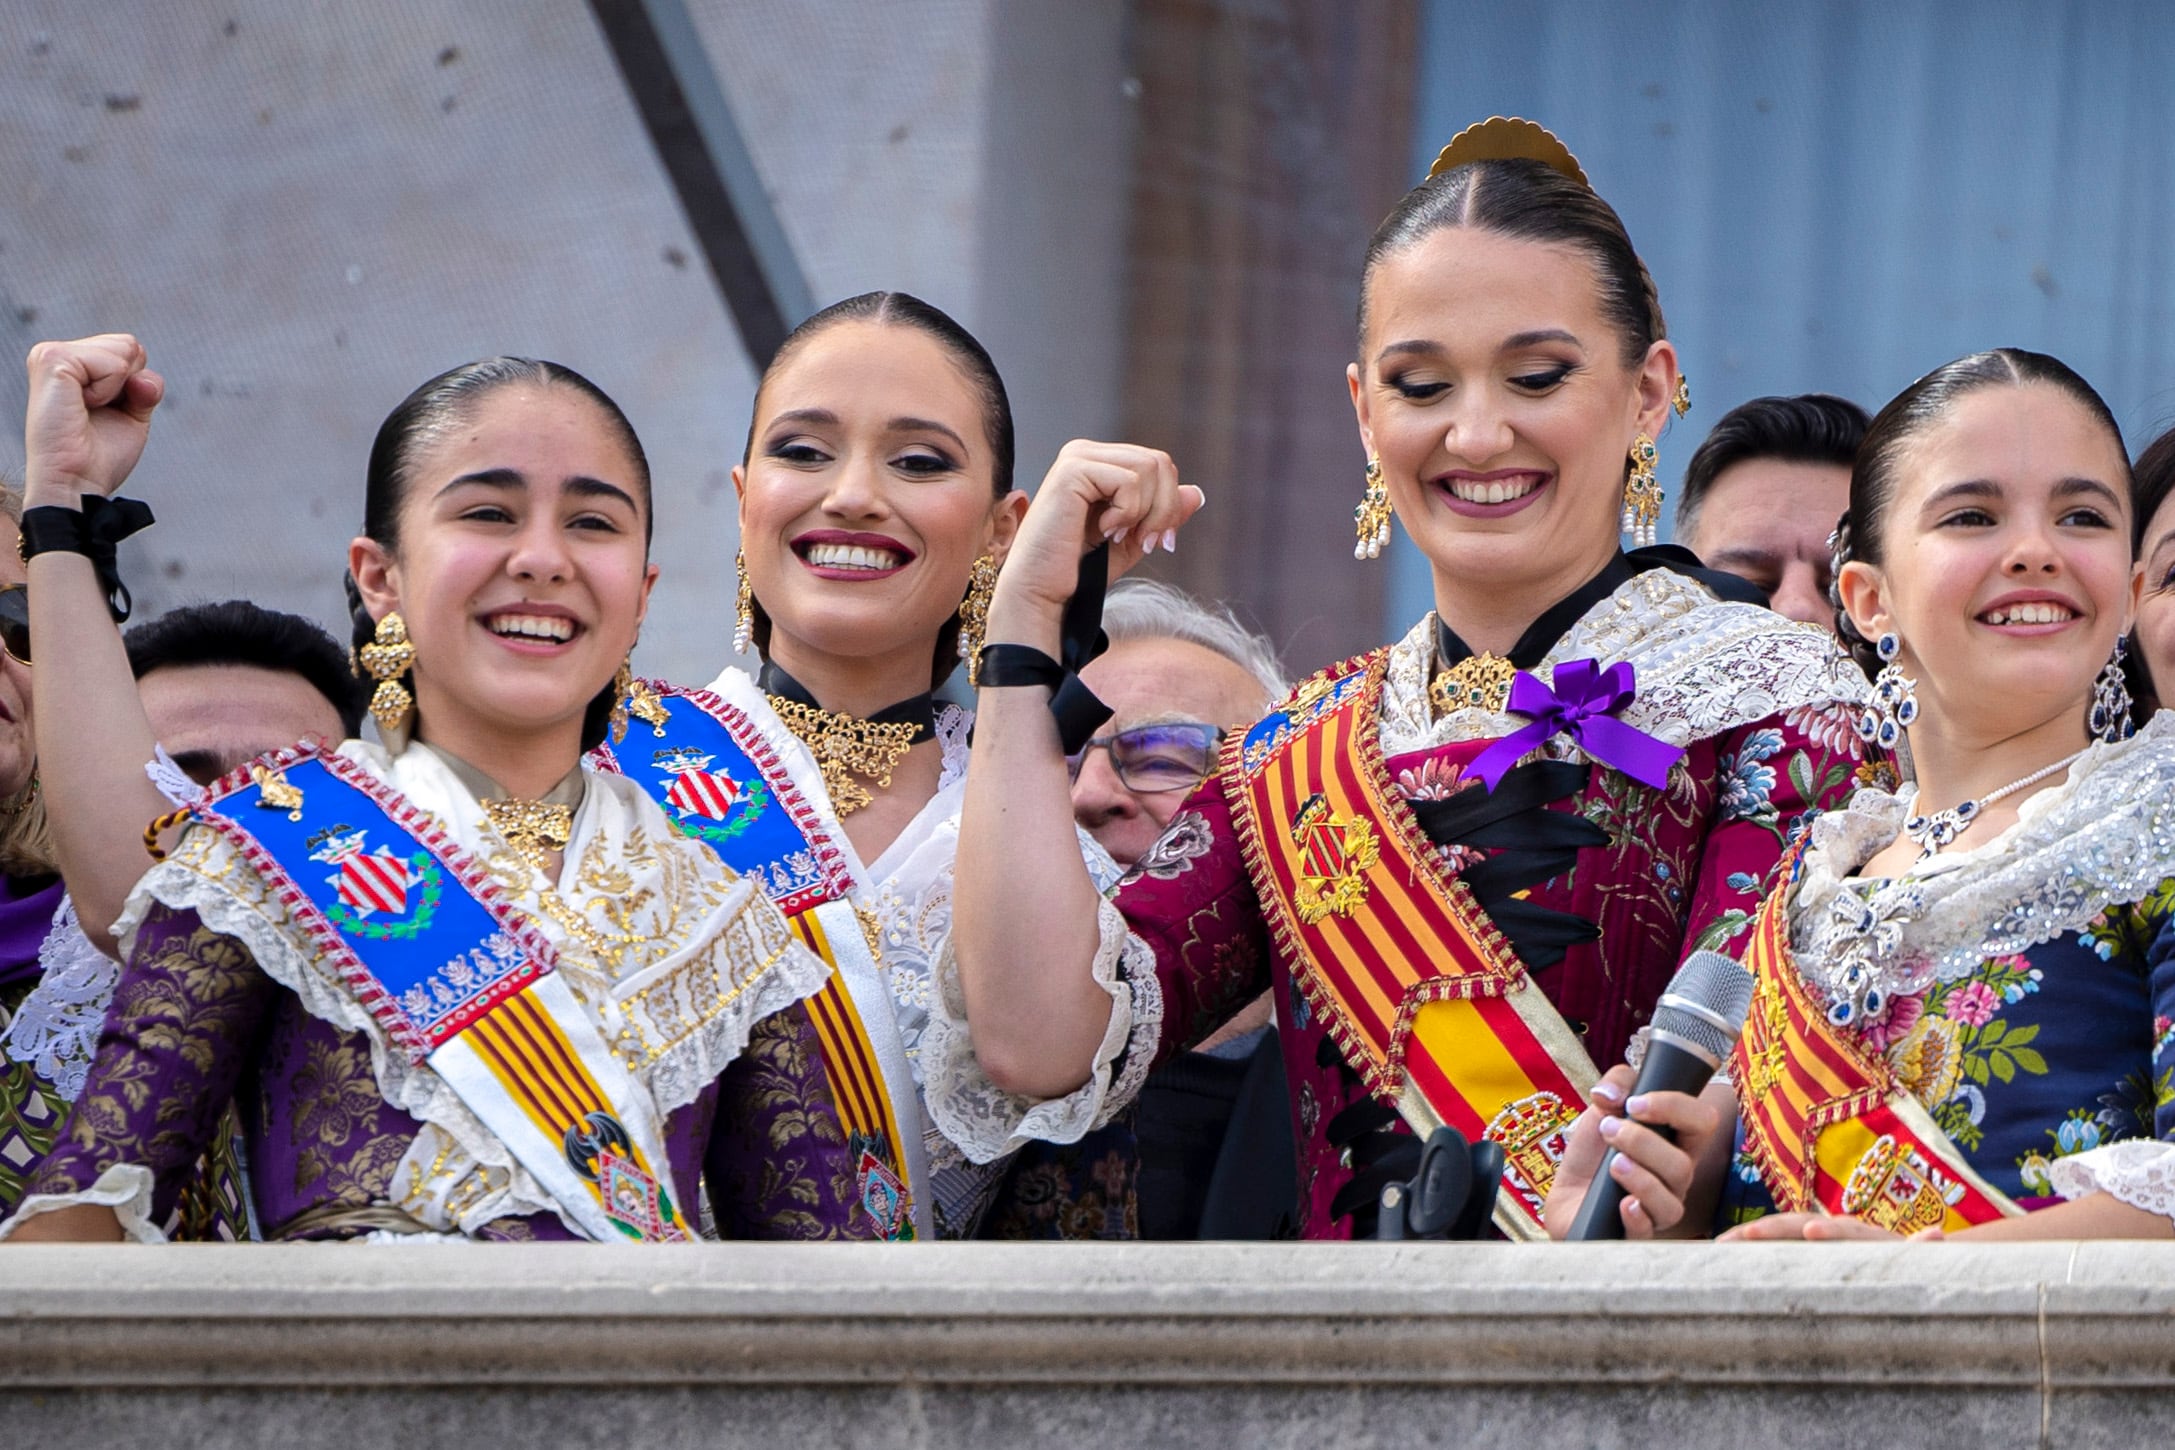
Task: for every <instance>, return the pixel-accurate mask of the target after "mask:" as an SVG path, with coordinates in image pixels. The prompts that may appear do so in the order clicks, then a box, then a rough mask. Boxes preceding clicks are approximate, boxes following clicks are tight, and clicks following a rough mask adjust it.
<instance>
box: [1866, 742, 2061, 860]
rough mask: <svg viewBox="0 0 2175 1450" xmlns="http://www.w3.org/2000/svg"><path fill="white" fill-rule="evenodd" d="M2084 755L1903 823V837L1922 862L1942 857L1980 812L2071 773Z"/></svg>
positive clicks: (2055, 763)
mask: <svg viewBox="0 0 2175 1450" xmlns="http://www.w3.org/2000/svg"><path fill="white" fill-rule="evenodd" d="M2083 754H2084V752H2083V751H2082V750H2080V751H2078V752H2077V753H2076V754H2075V755H2065V756H2063V757H2062V758H2061V759H2060V760H2057V761H2055V762H2054V763H2053V764H2052V765H2043V766H2041V767H2040V768H2039V769H2037V770H2035V771H2033V772H2032V773H2031V774H2030V775H2027V776H2025V777H2024V778H2023V779H2022V780H2012V781H2010V782H2009V783H2008V784H2007V785H2005V786H2003V787H2002V788H2001V789H1999V790H1990V791H1988V792H1987V793H1986V794H1985V795H1982V796H1980V797H1979V798H1978V799H1977V800H1968V801H1959V802H1957V803H1956V804H1955V805H1953V806H1951V807H1949V808H1948V809H1947V810H1945V811H1935V812H1934V813H1933V814H1931V815H1916V816H1912V817H1911V818H1910V819H1908V820H1906V821H1905V822H1904V823H1903V834H1904V835H1906V836H1909V837H1910V838H1911V839H1912V840H1914V841H1916V842H1917V843H1918V848H1919V849H1918V857H1919V859H1920V860H1921V861H1923V860H1924V859H1925V858H1926V857H1928V856H1933V855H1938V854H1939V853H1940V850H1941V848H1942V847H1943V846H1947V845H1950V844H1952V843H1954V841H1955V840H1956V838H1957V837H1958V836H1960V835H1962V834H1963V833H1964V832H1965V831H1966V830H1968V829H1970V826H1971V823H1972V822H1973V821H1975V820H1977V819H1978V818H1979V812H1980V811H1983V810H1985V809H1986V808H1987V807H1988V806H1990V805H1992V804H1993V803H1994V802H1995V801H1998V800H2000V799H2002V798H2003V797H2004V796H2012V795H2015V794H2016V793H2017V792H2018V791H2020V790H2022V789H2024V788H2025V787H2026V786H2030V785H2037V784H2039V782H2041V781H2042V780H2045V779H2046V778H2047V777H2048V776H2050V775H2052V774H2054V773H2055V772H2056V771H2058V770H2067V769H2068V768H2069V767H2070V766H2071V765H2072V764H2074V763H2075V762H2076V760H2077V757H2078V756H2081V755H2083Z"/></svg>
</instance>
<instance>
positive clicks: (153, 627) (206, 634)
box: [123, 599, 363, 736]
mask: <svg viewBox="0 0 2175 1450" xmlns="http://www.w3.org/2000/svg"><path fill="white" fill-rule="evenodd" d="M123 644H124V645H125V646H126V648H127V650H128V667H129V670H130V672H131V673H133V674H134V675H135V676H136V678H137V679H139V680H140V679H142V678H143V677H144V676H145V675H148V674H150V673H151V672H152V671H153V670H163V669H176V668H181V667H185V666H189V665H245V666H248V667H250V668H253V669H260V670H274V671H277V672H278V673H280V674H285V675H298V676H300V677H301V678H302V679H303V680H305V681H307V682H308V683H309V685H310V686H311V688H313V689H315V690H316V691H317V693H318V694H320V695H323V696H324V697H325V700H326V702H327V703H329V704H330V705H331V706H332V708H333V709H334V710H336V711H338V712H339V716H340V726H341V728H342V729H343V730H345V731H346V732H347V734H348V735H349V736H355V735H359V734H361V733H362V713H363V687H362V681H360V680H358V679H357V678H356V677H355V672H354V671H353V670H351V669H349V668H348V663H347V653H346V651H344V650H342V649H341V648H340V646H339V644H338V642H336V641H335V640H334V639H333V637H332V636H331V635H329V634H327V633H325V631H324V630H322V629H320V628H318V626H317V625H316V624H314V623H312V622H311V621H309V620H307V619H304V618H303V617H302V616H301V615H299V614H282V613H280V612H279V611H277V610H273V609H265V608H261V607H260V606H258V605H255V604H252V603H250V602H249V601H248V600H246V599H226V600H222V601H220V602H219V603H217V604H191V605H187V606H185V607H183V608H180V609H175V610H170V611H168V612H167V613H165V614H162V615H160V616H159V617H158V618H157V619H153V620H147V621H146V622H144V623H142V624H139V625H136V626H135V627H133V628H131V629H130V630H129V631H128V633H127V634H126V635H125V636H123Z"/></svg>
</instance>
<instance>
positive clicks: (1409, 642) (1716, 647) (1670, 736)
mask: <svg viewBox="0 0 2175 1450" xmlns="http://www.w3.org/2000/svg"><path fill="white" fill-rule="evenodd" d="M1571 659H1597V660H1600V661H1602V662H1603V663H1604V664H1613V663H1615V662H1616V661H1618V660H1625V661H1629V662H1630V664H1631V666H1632V668H1633V669H1634V670H1635V671H1637V673H1638V677H1639V693H1638V698H1637V699H1635V700H1634V701H1633V702H1632V703H1631V704H1630V705H1629V706H1627V707H1625V710H1624V713H1623V719H1624V722H1625V723H1626V724H1629V725H1635V726H1637V727H1638V728H1639V729H1641V730H1644V731H1646V732H1647V733H1648V734H1650V735H1655V736H1658V737H1660V738H1661V739H1663V740H1666V741H1668V742H1669V743H1670V744H1672V745H1690V744H1692V743H1694V742H1696V741H1700V740H1707V739H1711V738H1712V737H1714V736H1716V735H1719V734H1721V733H1722V732H1723V731H1725V730H1734V729H1736V728H1737V727H1738V726H1741V725H1750V724H1752V723H1753V722H1755V721H1758V720H1764V719H1766V718H1767V717H1768V716H1770V715H1776V714H1780V713H1782V712H1783V711H1786V710H1794V709H1801V708H1805V707H1810V706H1824V705H1836V704H1843V705H1856V704H1857V703H1858V702H1860V701H1861V700H1862V699H1863V698H1864V697H1865V694H1866V683H1865V676H1864V674H1863V673H1861V672H1860V671H1859V669H1858V667H1857V666H1856V665H1855V664H1853V663H1852V662H1851V661H1850V659H1849V657H1848V656H1846V655H1844V654H1843V652H1842V651H1841V650H1840V649H1838V648H1836V645H1835V642H1834V640H1833V639H1832V638H1831V637H1830V636H1829V635H1828V634H1827V633H1826V632H1824V631H1822V630H1819V629H1815V628H1813V627H1811V626H1809V625H1801V624H1793V623H1791V622H1790V621H1788V620H1786V619H1784V618H1783V617H1782V616H1781V615H1779V614H1775V613H1773V612H1772V611H1770V610H1765V609H1761V608H1758V607H1757V606H1755V605H1750V604H1731V603H1727V602H1724V601H1722V600H1718V599H1716V598H1715V597H1714V596H1713V595H1712V594H1711V593H1709V592H1708V591H1707V589H1706V588H1705V587H1704V586H1703V585H1701V584H1699V583H1697V582H1696V581H1694V580H1691V579H1687V578H1685V577H1684V576H1683V575H1681V574H1677V573H1675V572H1673V571H1671V570H1668V569H1649V570H1647V571H1646V572H1644V573H1642V574H1638V575H1636V576H1634V577H1633V578H1631V579H1630V580H1628V581H1626V582H1625V583H1624V584H1623V585H1622V586H1621V587H1620V588H1618V589H1617V590H1616V591H1615V592H1614V593H1613V594H1611V595H1610V596H1609V597H1608V598H1607V599H1604V600H1603V601H1601V603H1599V604H1597V605H1595V606H1594V607H1593V609H1591V610H1589V611H1588V612H1587V614H1586V616H1585V617H1584V618H1583V619H1581V620H1579V622H1578V623H1576V624H1574V625H1572V626H1571V628H1570V629H1569V630H1568V631H1567V632H1566V633H1565V634H1564V636H1563V638H1562V639H1560V640H1558V641H1557V642H1556V646H1555V648H1553V649H1551V650H1550V651H1549V652H1548V653H1547V655H1546V656H1544V657H1543V659H1542V660H1541V663H1540V666H1539V668H1538V670H1537V671H1536V673H1538V674H1539V675H1540V676H1541V678H1543V679H1546V678H1548V677H1549V674H1550V673H1551V672H1552V671H1553V670H1554V668H1555V666H1556V665H1557V664H1559V663H1561V662H1562V661H1564V660H1571ZM1434 666H1435V616H1434V615H1433V614H1429V615H1428V616H1427V617H1425V618H1423V619H1422V620H1421V621H1420V622H1419V623H1418V624H1417V625H1415V626H1413V628H1412V630H1411V631H1410V632H1409V633H1407V634H1406V635H1405V637H1404V638H1403V639H1401V640H1399V641H1397V642H1396V643H1395V644H1393V645H1391V646H1390V659H1389V665H1388V669H1387V672H1386V673H1385V675H1384V678H1383V689H1382V705H1381V709H1380V718H1381V726H1382V752H1383V754H1385V755H1402V754H1405V753H1406V752H1408V751H1413V750H1425V749H1430V748H1432V747H1434V746H1438V745H1447V744H1450V743H1451V742H1453V741H1460V740H1484V739H1494V738H1497V737H1500V736H1503V735H1507V734H1509V733H1510V732H1511V731H1513V730H1515V729H1516V728H1518V726H1520V725H1522V724H1523V723H1525V721H1524V717H1523V716H1518V715H1511V714H1507V713H1504V712H1502V711H1495V710H1455V711H1452V712H1451V713H1449V714H1447V715H1444V716H1443V717H1442V718H1441V719H1439V720H1438V719H1436V718H1435V717H1434V712H1433V708H1432V706H1430V704H1429V703H1428V698H1427V683H1428V679H1429V677H1430V676H1431V675H1432V674H1433V672H1434Z"/></svg>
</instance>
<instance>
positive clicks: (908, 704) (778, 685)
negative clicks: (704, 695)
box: [755, 660, 936, 745]
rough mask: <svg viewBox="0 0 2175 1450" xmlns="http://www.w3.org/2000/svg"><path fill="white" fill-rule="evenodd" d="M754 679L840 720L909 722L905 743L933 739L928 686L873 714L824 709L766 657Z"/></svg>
mask: <svg viewBox="0 0 2175 1450" xmlns="http://www.w3.org/2000/svg"><path fill="white" fill-rule="evenodd" d="M755 682H756V683H757V684H758V685H760V686H762V688H763V693H764V694H766V695H774V696H776V697H777V698H778V699H781V700H791V701H792V702H793V703H794V704H796V705H804V706H806V707H807V708H809V709H811V710H822V711H823V713H824V714H826V715H836V716H838V717H839V718H840V719H843V720H861V721H865V722H866V723H868V724H870V725H911V726H912V727H913V729H914V733H913V735H912V736H911V737H910V739H909V740H908V743H909V744H912V745H919V744H921V742H922V741H924V740H934V739H936V694H935V692H934V691H931V690H923V691H922V692H921V693H920V694H918V695H913V696H909V697H908V698H906V699H904V700H901V701H899V703H898V704H896V705H886V706H885V707H884V708H883V709H881V710H878V711H877V712H876V713H875V714H873V715H848V714H846V713H845V712H844V711H841V710H828V709H824V707H823V705H822V703H821V702H820V701H818V700H817V699H816V697H815V696H814V695H812V694H810V693H809V692H808V687H807V686H806V685H804V684H802V683H801V682H800V681H799V680H796V679H794V678H793V677H792V676H791V675H789V674H787V673H786V672H785V671H784V670H782V669H780V668H778V666H776V665H774V664H772V663H770V662H769V661H768V660H765V661H764V662H763V668H762V671H761V673H759V674H758V675H756V677H755Z"/></svg>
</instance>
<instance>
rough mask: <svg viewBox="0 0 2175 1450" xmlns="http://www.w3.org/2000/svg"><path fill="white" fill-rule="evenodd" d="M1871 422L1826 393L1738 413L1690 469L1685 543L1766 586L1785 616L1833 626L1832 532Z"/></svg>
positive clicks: (1766, 401)
mask: <svg viewBox="0 0 2175 1450" xmlns="http://www.w3.org/2000/svg"><path fill="white" fill-rule="evenodd" d="M1865 425H1866V416H1865V409H1863V408H1861V407H1859V406H1858V405H1857V404H1856V403H1853V402H1851V401H1850V400H1849V399H1847V398H1837V397H1833V396H1831V395H1829V394H1827V393H1804V394H1801V395H1800V396H1798V397H1794V398H1754V399H1753V400H1752V401H1751V402H1749V403H1744V404H1741V405H1739V406H1738V407H1735V408H1732V409H1730V410H1729V411H1728V412H1727V413H1724V414H1723V415H1722V421H1721V422H1719V423H1716V424H1715V425H1714V431H1713V432H1711V433H1709V434H1708V435H1707V439H1706V441H1705V442H1704V443H1701V444H1700V445H1699V448H1698V450H1697V451H1696V452H1694V453H1693V454H1692V461H1691V462H1690V463H1688V464H1686V465H1685V467H1684V492H1683V493H1682V494H1681V495H1680V496H1679V497H1678V499H1677V527H1676V538H1677V542H1678V543H1680V544H1682V545H1683V546H1684V547H1685V548H1687V549H1690V550H1691V551H1692V552H1693V553H1695V554H1697V555H1698V556H1699V558H1700V561H1701V562H1702V563H1704V564H1705V565H1706V566H1707V567H1708V568H1710V569H1721V570H1724V571H1726V572H1728V573H1731V574H1735V575H1737V576H1738V577H1740V578H1742V579H1747V580H1750V581H1751V582H1752V583H1754V584H1756V585H1758V586H1759V587H1760V588H1761V589H1762V590H1764V591H1766V594H1767V600H1768V604H1769V606H1770V607H1771V608H1773V609H1774V610H1775V612H1776V613H1778V614H1784V615H1788V616H1789V617H1790V618H1792V619H1795V620H1798V621H1800V622H1801V623H1804V624H1817V625H1819V626H1820V627H1821V628H1822V629H1826V630H1833V629H1834V628H1835V611H1834V610H1833V608H1832V607H1830V605H1829V603H1828V585H1829V584H1830V583H1831V582H1833V581H1832V570H1831V568H1830V566H1829V563H1828V535H1829V534H1831V533H1833V532H1834V531H1835V521H1836V520H1837V519H1838V518H1840V517H1842V513H1843V506H1844V505H1845V504H1846V503H1848V502H1849V498H1850V461H1851V459H1852V458H1854V457H1855V456H1856V455H1857V452H1858V443H1859V441H1860V440H1861V439H1863V438H1864V437H1865Z"/></svg>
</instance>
